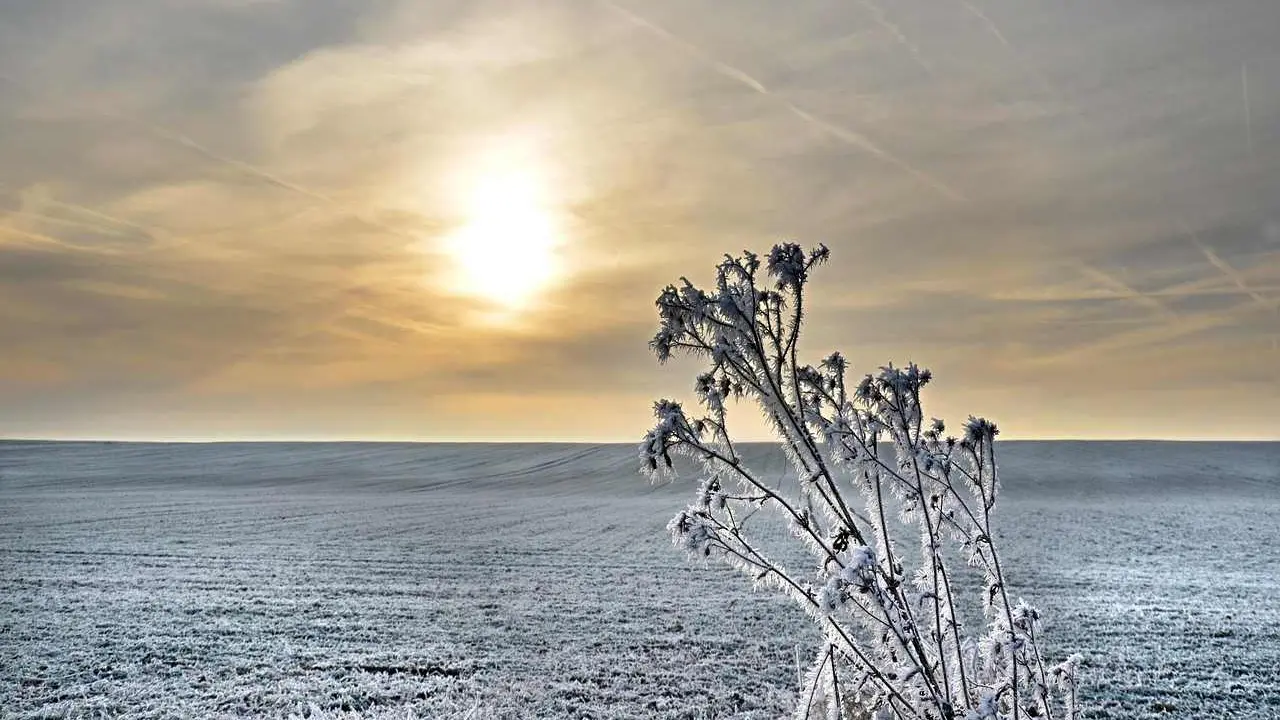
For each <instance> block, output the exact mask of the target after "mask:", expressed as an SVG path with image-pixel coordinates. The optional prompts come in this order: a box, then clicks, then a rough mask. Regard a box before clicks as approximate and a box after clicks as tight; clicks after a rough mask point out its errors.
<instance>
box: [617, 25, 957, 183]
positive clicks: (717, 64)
mask: <svg viewBox="0 0 1280 720" xmlns="http://www.w3.org/2000/svg"><path fill="white" fill-rule="evenodd" d="M597 1H598V2H599V3H600V4H601V5H603V6H605V7H607V8H609V9H610V10H612V11H614V12H616V13H617V14H619V15H621V16H622V17H623V18H625V19H626V20H627V21H628V22H630V23H632V24H634V25H637V26H639V27H642V28H645V29H646V30H648V31H650V32H652V33H653V34H655V35H657V36H659V37H661V38H663V39H664V40H666V41H668V42H670V43H672V44H673V45H677V46H679V47H681V48H683V49H684V50H685V51H686V52H688V53H689V54H690V55H693V56H694V57H696V58H698V59H699V60H702V61H703V62H704V63H706V64H707V65H709V66H710V67H711V68H712V69H714V70H715V71H716V72H718V73H720V74H721V75H723V76H725V77H727V78H730V79H732V80H734V81H736V82H738V83H739V84H741V85H744V86H746V87H748V88H751V89H752V90H753V91H755V92H757V93H759V94H761V95H765V96H767V97H769V98H771V99H773V100H775V101H777V102H779V103H780V104H781V105H782V107H784V108H786V109H787V110H788V111H789V112H791V113H792V114H794V115H795V116H796V117H799V118H800V119H801V120H804V121H805V122H806V123H808V124H810V125H812V126H814V127H816V128H818V129H820V130H822V131H824V132H826V133H827V134H829V135H831V136H833V137H835V138H837V139H838V140H841V141H842V142H845V143H848V144H850V145H853V146H854V147H857V148H859V149H861V150H863V151H864V152H866V153H868V154H870V155H872V156H874V157H876V158H878V159H880V160H883V161H884V162H887V163H889V164H891V165H893V166H894V167H896V168H898V169H899V170H902V171H903V172H905V173H907V174H908V175H910V176H911V177H912V178H915V179H916V180H918V181H919V182H921V183H923V184H925V185H927V186H929V188H931V189H932V190H934V191H935V192H937V193H938V194H939V195H942V196H943V197H944V198H946V199H947V200H949V201H951V202H968V200H969V198H967V197H966V196H965V195H964V194H963V193H961V192H959V191H958V190H956V189H954V188H952V187H951V186H949V185H947V184H946V183H944V182H942V181H941V180H938V179H937V178H935V177H933V176H932V175H930V174H929V173H927V172H925V171H923V170H921V169H919V168H917V167H916V166H914V165H912V164H911V163H909V162H907V161H906V160H904V159H903V158H901V157H899V156H898V155H895V154H894V153H891V152H889V151H888V150H886V149H885V148H883V147H881V146H880V145H879V144H877V143H875V142H874V141H872V140H871V139H870V138H868V137H867V136H865V135H863V134H862V133H859V132H855V131H853V130H850V129H848V128H845V127H841V126H839V125H836V124H835V123H832V122H830V121H828V120H823V119H822V118H819V117H818V116H816V115H814V114H813V113H811V112H809V111H808V110H805V109H803V108H801V107H799V106H798V105H796V104H795V103H792V102H791V101H789V100H786V99H784V98H782V97H780V96H779V95H778V94H777V93H774V92H772V91H771V90H769V89H768V88H767V87H765V85H764V83H762V82H760V81H759V80H757V79H756V78H754V77H752V76H751V74H750V73H748V72H745V71H743V70H741V69H740V68H736V67H734V66H732V65H729V64H728V63H725V62H723V61H721V60H719V59H717V58H715V57H714V56H712V55H711V54H710V53H708V52H707V51H705V50H703V49H702V48H700V47H698V46H697V45H694V44H693V43H691V42H689V41H688V40H685V39H683V38H681V37H679V36H677V35H675V34H674V33H672V32H671V31H669V30H667V29H666V28H664V27H662V26H660V25H657V24H655V23H653V22H652V21H650V20H646V19H645V18H643V17H640V16H639V15H636V14H635V13H633V12H631V11H630V10H627V9H626V8H624V7H621V6H619V5H618V4H617V3H614V2H612V1H611V0H597Z"/></svg>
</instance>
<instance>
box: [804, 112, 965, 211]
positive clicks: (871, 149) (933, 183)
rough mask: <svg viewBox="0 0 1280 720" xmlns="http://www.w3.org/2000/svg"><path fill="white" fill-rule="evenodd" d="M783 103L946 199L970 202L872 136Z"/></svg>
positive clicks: (809, 120) (816, 124)
mask: <svg viewBox="0 0 1280 720" xmlns="http://www.w3.org/2000/svg"><path fill="white" fill-rule="evenodd" d="M783 104H784V106H785V107H786V108H787V109H788V110H790V111H791V112H792V113H794V114H795V115H796V116H797V117H799V118H801V119H802V120H804V121H805V122H807V123H809V124H811V125H813V126H814V127H817V128H819V129H822V130H825V131H826V132H827V133H829V134H831V135H833V136H835V137H837V138H839V139H840V140H842V141H844V142H846V143H848V144H850V145H853V146H854V147H857V148H859V149H861V150H863V151H864V152H866V153H867V154H869V155H873V156H875V157H877V158H879V159H881V160H883V161H885V162H887V163H889V164H890V165H893V166H894V167H896V168H898V169H899V170H901V171H903V172H905V173H906V174H908V175H910V176H911V177H913V178H915V179H916V180H917V181H919V182H921V183H923V184H925V185H928V186H929V187H930V188H932V189H933V190H935V191H936V192H937V193H938V194H939V195H942V196H943V197H945V198H946V199H948V200H950V201H952V202H968V200H969V198H967V197H965V195H964V194H962V193H960V192H959V191H957V190H954V189H953V188H951V186H949V185H947V184H946V183H944V182H942V181H941V180H938V179H937V178H935V177H933V176H932V175H930V174H928V173H926V172H924V171H923V170H920V169H919V168H917V167H916V166H914V165H912V164H911V163H908V162H907V161H906V160H903V159H902V158H900V157H898V156H897V155H894V154H893V153H890V152H889V151H887V150H885V149H884V148H882V147H880V146H879V145H877V144H876V143H874V142H872V141H871V139H870V138H868V137H867V136H865V135H863V134H862V133H858V132H854V131H852V130H849V129H847V128H843V127H840V126H839V125H836V124H834V123H831V122H828V121H826V120H823V119H822V118H820V117H817V116H816V115H814V114H813V113H810V112H809V111H807V110H804V109H802V108H800V107H797V106H796V105H795V104H794V103H791V102H788V101H785V100H784V101H783Z"/></svg>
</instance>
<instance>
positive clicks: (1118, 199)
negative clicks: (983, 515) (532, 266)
mask: <svg viewBox="0 0 1280 720" xmlns="http://www.w3.org/2000/svg"><path fill="white" fill-rule="evenodd" d="M1277 23H1280V6H1277V5H1276V4H1275V3H1274V2H1271V1H1270V0H1232V2H1229V3H1219V4H1215V5H1213V6H1209V5H1197V4H1184V5H1180V6H1177V7H1172V6H1169V5H1168V4H1167V3H1160V2H1157V1H1156V0H1140V1H1138V2H1130V3H1120V4H1110V5H1106V6H1103V5H1097V6H1091V7H1090V8H1089V11H1088V12H1085V11H1083V10H1082V9H1081V8H1077V7H1075V6H1073V5H1070V4H1065V5H1064V4H1049V3H1039V4H1030V5H1028V4H1027V3H1023V2H1013V1H1012V0H982V1H981V2H979V0H956V2H953V3H942V4H938V3H932V2H925V1H924V0H897V1H896V2H894V3H884V2H881V1H880V0H868V1H866V2H859V3H853V4H849V3H830V2H820V1H818V0H801V1H800V2H798V3H786V4H778V3H769V2H763V1H762V0H747V1H746V2H741V3H733V4H724V3H716V2H711V1H710V0H690V1H688V2H685V1H680V2H676V1H674V0H656V1H654V2H645V3H626V2H624V1H621V0H619V1H618V2H614V1H613V0H600V1H599V2H596V3H581V2H571V1H570V0H551V1H550V2H546V3H536V4H535V3H526V4H521V3H508V2H503V1H501V0H476V1H475V2H458V3H419V2H409V1H408V0H373V1H371V2H365V3H349V2H345V1H343V0H258V1H255V0H202V1H201V2H178V1H177V0H102V1H101V2H95V3H92V4H91V5H85V4H83V3H76V2H73V1H72V0H49V1H48V2H41V3H25V4H24V3H18V4H12V3H11V4H8V5H6V6H4V7H3V8H0V68H3V70H2V71H0V161H2V162H3V164H4V167H5V177H4V178H3V180H0V343H3V344H4V347H5V348H6V351H5V352H6V359H5V363H6V370H5V372H4V373H3V374H2V376H0V434H3V433H9V434H31V433H41V432H51V430H50V428H53V429H55V430H57V431H59V432H61V433H62V434H67V433H72V434H85V435H93V434H99V433H102V432H106V429H105V428H107V427H108V425H109V424H110V422H109V421H108V419H114V420H112V421H111V422H116V421H119V422H124V420H123V419H122V418H123V417H124V416H123V415H122V414H121V413H122V412H124V411H123V409H124V408H128V409H129V411H128V413H126V414H127V415H128V417H129V418H130V419H129V421H128V423H129V424H128V427H130V428H134V429H135V430H136V431H137V432H150V433H156V434H164V433H172V434H180V435H202V434H208V433H209V432H213V430H210V428H217V432H232V430H228V428H232V429H233V430H234V429H235V428H237V427H240V428H243V431H242V432H241V433H240V434H245V435H250V434H255V433H263V434H269V433H270V432H272V431H273V428H275V429H277V430H280V431H281V432H284V431H285V430H287V431H288V432H290V433H292V434H295V435H297V434H307V428H308V427H311V428H314V429H315V432H316V433H317V434H332V433H347V434H360V428H361V427H362V425H361V422H362V421H363V422H364V423H365V424H364V425H363V427H368V428H376V431H369V432H370V433H372V434H384V435H395V436H399V437H403V436H408V435H417V436H423V437H431V436H450V437H455V436H458V435H460V434H472V435H474V434H475V433H490V434H503V433H507V434H510V435H518V436H521V437H530V436H538V434H539V433H543V436H551V435H554V436H558V437H568V436H573V437H579V436H580V437H604V436H608V437H617V438H626V437H630V436H631V435H633V434H634V433H632V432H631V431H628V430H626V428H629V427H632V424H634V425H636V426H637V429H638V427H639V426H641V425H643V424H644V422H645V421H646V417H645V416H646V413H647V403H646V402H644V400H643V398H645V397H647V396H648V395H649V394H667V393H671V392H676V391H679V390H681V389H682V388H683V387H684V385H683V383H684V382H685V381H684V380H682V379H681V377H683V376H682V375H680V374H679V373H671V372H668V371H664V370H660V369H658V368H657V366H656V365H655V364H654V363H652V362H651V360H650V358H649V357H648V356H647V354H646V352H645V349H644V344H645V341H646V340H647V337H648V335H649V334H650V332H651V329H652V328H651V327H650V325H651V320H652V318H651V312H650V310H651V301H652V296H653V295H654V293H655V291H656V290H657V289H658V288H659V287H660V286H661V285H662V284H664V283H666V282H668V281H670V280H672V279H674V278H675V277H677V276H679V275H680V274H690V275H691V276H693V277H694V278H695V279H697V280H702V281H705V280H706V279H707V277H708V274H709V270H710V267H711V264H712V263H714V262H715V260H716V259H717V258H718V257H719V255H720V253H722V252H724V251H733V250H736V249H739V248H742V247H751V248H756V249H761V248H764V247H766V246H767V245H768V244H769V243H770V242H773V241H775V240H778V239H781V238H784V237H789V238H795V239H798V240H800V241H802V242H806V243H814V242H825V243H827V244H828V245H830V246H831V247H832V249H833V251H834V259H833V262H832V264H831V266H830V267H829V268H826V269H824V271H823V273H822V274H821V275H820V276H819V278H818V280H817V282H816V285H815V293H816V295H815V298H814V303H813V306H812V311H813V312H812V322H813V336H812V337H811V338H810V339H809V345H808V346H809V347H812V348H814V349H816V350H826V349H829V348H832V347H842V348H845V349H847V350H849V351H850V353H851V355H852V356H854V357H855V359H857V361H858V362H859V363H860V364H863V365H871V364H875V363H881V362H884V361H887V360H902V359H907V358H909V359H914V360H917V361H920V362H922V363H925V364H929V365H933V366H935V367H937V368H938V369H939V371H940V382H939V383H938V386H937V387H938V389H937V391H936V392H937V393H938V398H939V401H940V404H941V406H942V409H943V410H945V411H947V412H949V413H953V414H954V413H960V414H963V413H965V412H970V411H982V412H990V413H991V414H994V415H997V419H999V420H1001V421H1002V424H1003V425H1005V426H1006V427H1008V428H1010V432H1012V433H1013V434H1015V435H1034V434H1053V433H1054V432H1055V428H1056V429H1058V430H1061V431H1064V432H1065V431H1066V430H1069V429H1073V428H1078V427H1081V426H1084V425H1086V424H1087V421H1088V420H1089V418H1088V416H1089V415H1090V414H1091V413H1093V412H1094V411H1095V410H1096V408H1097V407H1107V408H1108V411H1109V412H1111V411H1114V412H1113V413H1112V414H1113V415H1114V416H1115V417H1117V418H1128V419H1129V420H1128V421H1133V419H1134V418H1141V417H1143V413H1148V415H1150V414H1152V413H1158V414H1159V415H1160V416H1161V419H1160V423H1159V427H1162V428H1168V427H1171V426H1172V425H1173V424H1176V421H1177V418H1179V417H1182V416H1180V415H1179V413H1182V412H1189V411H1184V410H1182V409H1180V408H1181V407H1182V406H1183V405H1184V404H1185V403H1184V402H1183V401H1185V400H1186V399H1187V398H1189V397H1190V395H1189V394H1188V393H1189V392H1190V390H1188V388H1192V387H1194V386H1196V385H1197V384H1198V383H1200V382H1201V380H1202V374H1203V373H1206V372H1209V371H1210V370H1211V369H1212V367H1213V365H1214V363H1215V362H1218V363H1221V362H1229V363H1230V364H1231V365H1232V367H1233V372H1235V373H1236V375H1235V377H1238V378H1249V379H1250V380H1251V381H1252V382H1254V383H1255V387H1254V388H1253V390H1254V391H1253V392H1248V391H1247V390H1246V389H1243V388H1242V387H1235V386H1234V385H1233V386H1232V387H1231V388H1227V389H1224V390H1223V391H1222V396H1221V398H1220V401H1221V402H1223V403H1226V405H1227V406H1230V407H1240V408H1244V407H1245V406H1246V404H1249V403H1251V404H1252V406H1256V405H1257V404H1258V403H1268V402H1270V403H1273V405H1272V406H1271V407H1272V408H1273V409H1275V410H1277V411H1280V406H1277V405H1274V403H1276V402H1280V398H1276V397H1275V396H1276V395H1278V394H1280V393H1277V392H1274V391H1270V390H1267V391H1264V389H1259V388H1258V387H1256V384H1257V383H1262V384H1263V385H1266V384H1267V383H1270V385H1266V387H1268V388H1271V387H1273V386H1275V387H1280V378H1278V377H1277V376H1276V371H1275V370H1274V368H1277V367H1280V357H1277V356H1276V354H1275V353H1276V350H1275V341H1274V339H1273V338H1274V336H1275V333H1276V331H1277V327H1276V316H1277V307H1278V306H1280V251H1278V250H1277V245H1276V243H1275V239H1274V235H1275V233H1274V232H1273V231H1274V227H1275V226H1276V224H1277V223H1280V217H1277V215H1276V213H1277V208H1276V205H1275V198H1276V197H1280V156H1278V155H1277V154H1276V153H1275V152H1274V147H1275V143H1274V142H1272V141H1273V140H1275V139H1276V136H1275V132H1274V129H1275V128H1277V127H1280V85H1277V84H1276V78H1280V47H1278V46H1277V45H1276V44H1275V43H1274V42H1273V38H1272V37H1271V35H1272V33H1271V32H1270V28H1271V27H1274V26H1275V25H1276V24H1277ZM1242 124H1243V127H1242ZM1242 135H1243V137H1242ZM511 148H518V150H512V149H511ZM504 152H506V153H509V154H511V155H512V156H515V155H519V157H521V158H525V157H526V156H527V157H528V158H530V159H529V160H528V162H537V163H540V164H541V166H540V170H541V171H543V172H544V174H545V176H546V177H547V178H549V180H548V181H547V183H546V185H547V186H548V196H549V197H550V198H551V200H550V202H552V203H554V205H555V206H556V207H555V209H556V211H557V212H558V213H560V218H561V219H562V221H563V227H564V233H565V235H566V238H565V240H566V241H565V243H564V245H563V247H562V248H561V249H560V253H561V256H560V261H561V264H562V265H563V266H564V267H566V268H567V269H568V272H567V273H566V274H565V275H564V276H563V277H560V278H559V279H558V280H557V281H556V283H554V284H553V286H552V287H550V288H549V289H548V290H547V291H546V292H545V293H544V294H543V295H541V296H540V297H538V298H535V302H534V303H533V304H532V305H531V306H530V307H529V308H527V309H526V310H525V311H524V312H523V314H521V315H520V316H519V319H518V321H513V322H509V323H506V324H503V323H492V322H486V321H484V320H483V318H484V312H482V310H483V308H481V307H479V306H478V305H477V301H476V300H474V299H470V298H467V297H461V296H459V295H458V293H457V292H456V291H455V289H454V287H455V285H456V283H455V282H454V280H455V278H453V277H452V276H451V274H452V273H454V272H455V268H454V265H453V264H452V263H451V261H450V258H449V257H448V254H447V253H446V252H444V247H445V242H444V238H445V237H446V236H448V234H449V233H451V232H452V231H453V230H455V229H456V228H457V227H459V226H460V224H461V223H464V222H465V221H466V217H464V215H465V199H464V198H460V197H459V194H460V192H461V191H460V188H463V187H465V186H466V185H467V183H468V182H469V180H470V179H471V177H472V175H473V174H474V173H475V172H476V168H477V166H478V165H479V164H480V163H481V159H482V158H486V157H492V156H493V155H494V154H495V153H497V154H499V155H501V154H502V153H504ZM523 161H524V160H522V162H523ZM1268 228H1271V230H1268ZM1269 232H1270V235H1269V234H1268V233H1269ZM1104 373H1111V374H1113V375H1114V376H1115V377H1117V378H1121V379H1122V381H1123V382H1124V383H1127V385H1128V386H1131V387H1141V388H1142V393H1143V395H1142V396H1141V397H1140V398H1139V397H1137V396H1134V397H1127V396H1124V395H1120V396H1117V395H1116V394H1115V393H1113V392H1111V391H1110V390H1108V389H1106V388H1103V387H1098V386H1097V383H1096V382H1095V380H1096V378H1099V377H1103V376H1104ZM1242 382H1243V381H1242ZM1068 389H1069V390H1070V392H1069V393H1067V392H1066V390H1068ZM1064 395H1070V396H1071V397H1072V398H1073V400H1072V402H1071V403H1067V404H1066V405H1069V406H1070V407H1069V408H1067V409H1066V410H1061V411H1058V410H1053V409H1051V408H1050V407H1049V406H1048V403H1049V402H1050V401H1051V400H1053V399H1055V398H1060V397H1062V396H1064ZM1028 397H1033V398H1039V399H1042V400H1043V401H1044V402H1038V403H1036V404H1030V403H1028V402H1027V398H1028ZM586 398H591V399H592V400H593V401H595V402H594V403H593V409H591V410H590V411H588V412H587V413H586V414H585V415H584V414H583V413H584V410H583V408H582V403H583V401H584V399H586ZM986 400H989V401H990V403H991V405H990V406H970V405H969V403H973V402H981V401H986ZM1090 402H1094V403H1099V405H1097V406H1090V405H1089V404H1088V403H1090ZM633 405H634V407H632V406H633ZM282 408H283V409H282ZM535 410H538V412H534V411H535ZM1242 412H1243V411H1242ZM148 417H152V418H169V419H170V420H154V421H153V422H152V424H151V425H150V426H148V425H147V422H148V421H147V418H148ZM237 418H239V423H238V424H237ZM1117 422H1118V421H1117ZM1153 422H1154V421H1153ZM1186 422H1192V420H1191V419H1187V420H1186ZM1153 426H1154V425H1153ZM460 428H461V430H460ZM575 428H576V430H575ZM1072 431H1073V432H1074V430H1072ZM1106 432H1114V433H1117V434H1143V432H1142V429H1141V428H1136V429H1133V430H1130V431H1128V432H1127V433H1122V429H1117V428H1110V429H1107V430H1106ZM232 434H235V433H232Z"/></svg>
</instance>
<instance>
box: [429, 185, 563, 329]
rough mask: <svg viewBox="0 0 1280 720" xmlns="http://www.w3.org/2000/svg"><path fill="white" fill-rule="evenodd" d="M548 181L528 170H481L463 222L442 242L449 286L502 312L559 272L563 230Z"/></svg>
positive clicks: (513, 307)
mask: <svg viewBox="0 0 1280 720" xmlns="http://www.w3.org/2000/svg"><path fill="white" fill-rule="evenodd" d="M546 193H547V183H546V182H545V180H544V179H543V178H541V177H539V175H538V173H536V172H535V171H534V170H533V169H530V168H502V167H497V168H493V167H490V168H485V169H484V170H483V171H482V172H480V173H478V174H477V175H476V177H475V179H474V181H473V182H472V183H471V187H470V189H469V192H468V193H467V195H466V197H465V200H464V202H465V216H464V217H465V222H464V224H463V225H462V227H460V228H459V229H458V230H457V231H455V232H454V233H453V234H451V235H449V236H448V237H447V238H445V241H444V243H443V250H444V251H445V253H446V254H447V255H448V256H449V259H450V261H451V262H452V265H453V268H452V270H453V283H452V284H453V286H454V289H455V290H456V291H458V292H460V293H462V294H465V295H468V296H471V297H475V298H478V299H481V300H484V301H487V302H488V303H490V304H492V305H494V306H496V309H500V310H504V311H513V310H519V309H521V308H523V307H525V306H527V305H528V304H529V303H530V302H531V301H532V300H533V299H534V298H535V297H536V296H537V295H538V294H539V293H540V292H542V291H544V290H545V289H546V288H547V286H548V285H549V284H551V282H552V281H554V279H555V278H556V277H557V276H558V275H559V274H560V267H559V262H558V260H559V258H558V253H557V251H558V249H559V247H560V245H561V243H562V238H563V232H562V228H561V227H560V222H559V221H558V217H557V215H558V213H557V212H556V210H555V208H554V206H553V204H552V203H551V202H549V200H548V198H547V196H546Z"/></svg>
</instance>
